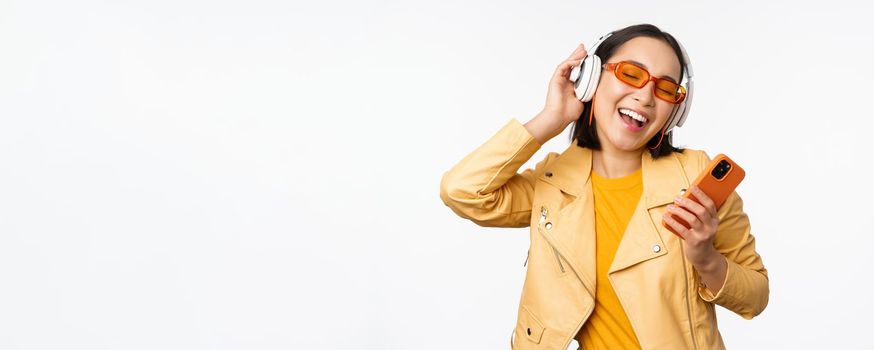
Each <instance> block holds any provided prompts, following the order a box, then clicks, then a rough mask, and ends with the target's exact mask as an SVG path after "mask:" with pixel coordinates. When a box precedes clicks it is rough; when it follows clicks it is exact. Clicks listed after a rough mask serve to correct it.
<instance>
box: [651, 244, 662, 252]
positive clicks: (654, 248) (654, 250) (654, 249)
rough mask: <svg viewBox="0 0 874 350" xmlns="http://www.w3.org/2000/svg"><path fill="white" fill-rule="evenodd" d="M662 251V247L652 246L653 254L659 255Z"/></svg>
mask: <svg viewBox="0 0 874 350" xmlns="http://www.w3.org/2000/svg"><path fill="white" fill-rule="evenodd" d="M660 251H662V247H659V245H658V244H656V245H654V246H652V252H653V253H658V252H660Z"/></svg>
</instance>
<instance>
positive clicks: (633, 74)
mask: <svg viewBox="0 0 874 350" xmlns="http://www.w3.org/2000/svg"><path fill="white" fill-rule="evenodd" d="M603 67H604V68H605V69H609V70H612V71H613V73H614V74H616V78H617V79H619V80H620V81H622V82H623V83H626V84H628V85H631V86H634V87H636V88H638V89H640V88H642V87H644V86H646V84H648V83H649V82H650V81H654V82H655V85H654V86H653V92H655V96H656V97H658V98H659V99H662V100H664V101H667V102H669V103H673V104H677V103H680V102H683V99H685V98H686V88H684V87H683V86H681V85H680V84H677V83H675V82H673V81H670V80H668V79H665V78H656V77H654V76H652V75H650V74H649V72H647V71H646V69H644V68H643V67H640V66H638V65H636V64H634V63H631V62H626V61H622V62H617V63H606V64H604V66H603Z"/></svg>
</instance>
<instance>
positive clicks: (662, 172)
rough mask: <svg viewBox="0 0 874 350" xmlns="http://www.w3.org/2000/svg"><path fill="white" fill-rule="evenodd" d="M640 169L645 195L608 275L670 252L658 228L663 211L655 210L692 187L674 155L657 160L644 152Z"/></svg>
mask: <svg viewBox="0 0 874 350" xmlns="http://www.w3.org/2000/svg"><path fill="white" fill-rule="evenodd" d="M641 167H642V168H643V169H642V170H643V195H642V196H641V199H640V202H638V205H637V208H636V209H635V210H634V214H632V216H631V220H630V221H629V222H628V227H627V228H626V229H625V233H624V234H623V236H622V241H620V242H619V248H617V250H616V256H615V257H614V258H613V263H612V264H611V265H610V269H609V272H608V274H612V273H614V272H617V271H620V270H623V269H625V268H628V267H631V266H633V265H636V264H638V263H641V262H643V261H646V260H649V259H653V258H657V257H660V256H662V255H665V254H667V253H668V249H667V246H666V245H665V242H664V241H663V240H662V236H661V235H660V234H659V229H658V227H660V226H661V225H662V218H661V215H660V214H659V213H661V211H657V210H654V209H655V208H658V207H660V206H663V205H666V204H669V203H672V202H673V201H674V197H675V196H677V195H678V194H679V192H680V189H683V188H688V187H689V181H688V179H686V176H685V172H684V171H683V167H682V165H681V164H680V160H679V159H678V158H677V155H676V154H675V153H671V154H669V155H666V156H663V157H661V158H659V159H658V160H655V159H653V158H652V156H650V154H649V152H643V157H642V159H641ZM656 225H658V226H656Z"/></svg>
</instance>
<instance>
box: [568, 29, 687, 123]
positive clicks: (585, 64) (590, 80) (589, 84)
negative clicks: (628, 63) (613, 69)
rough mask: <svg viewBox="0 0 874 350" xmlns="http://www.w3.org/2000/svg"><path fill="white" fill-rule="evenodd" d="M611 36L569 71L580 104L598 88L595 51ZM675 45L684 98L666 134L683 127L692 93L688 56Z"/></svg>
mask: <svg viewBox="0 0 874 350" xmlns="http://www.w3.org/2000/svg"><path fill="white" fill-rule="evenodd" d="M610 35H613V33H612V32H611V33H608V34H607V35H604V36H602V37H601V38H599V39H598V41H597V42H596V43H595V45H593V46H592V49H591V50H589V51H588V55H587V56H586V58H585V59H584V60H582V62H580V65H578V66H576V67H574V69H573V70H572V71H571V76H570V80H571V81H573V82H574V93H575V94H576V95H577V98H579V99H580V101H582V102H589V101H591V100H592V97H593V96H594V95H595V90H596V89H597V88H598V81H600V79H601V69H602V68H601V58H600V57H598V55H596V54H595V51H596V50H598V46H600V45H601V43H602V42H604V40H606V39H607V38H609V37H610ZM677 45H680V51H681V52H682V53H683V61H685V62H684V63H685V64H686V69H685V70H684V71H683V77H682V79H681V80H680V85H683V86H685V87H686V98H685V99H684V100H683V102H680V103H678V104H677V105H675V107H674V110H673V112H672V113H671V116H670V117H668V123H667V128H666V129H665V133H668V132H670V131H671V129H673V128H674V127H675V126H683V123H685V122H686V117H687V116H688V115H689V107H690V106H691V104H692V91H693V90H694V89H693V83H692V76H693V75H694V74H692V63H691V62H690V61H689V55H688V54H686V49H685V48H684V47H683V44H680V42H679V41H678V42H677Z"/></svg>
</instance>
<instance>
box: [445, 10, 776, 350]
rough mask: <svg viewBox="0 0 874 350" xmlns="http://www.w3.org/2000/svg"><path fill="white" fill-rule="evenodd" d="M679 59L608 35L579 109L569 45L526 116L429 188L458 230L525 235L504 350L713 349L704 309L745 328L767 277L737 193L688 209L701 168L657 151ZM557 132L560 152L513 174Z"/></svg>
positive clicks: (761, 302)
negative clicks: (461, 221) (731, 316)
mask: <svg viewBox="0 0 874 350" xmlns="http://www.w3.org/2000/svg"><path fill="white" fill-rule="evenodd" d="M682 52H683V51H682V49H681V46H680V45H679V44H678V43H677V41H676V40H675V39H674V38H673V36H671V35H670V34H668V33H665V32H662V31H661V30H659V29H658V28H657V27H655V26H652V25H647V24H644V25H635V26H631V27H627V28H624V29H621V30H619V31H616V32H613V33H612V35H610V36H609V37H607V38H606V39H605V40H604V41H603V42H602V43H601V44H600V45H599V46H598V47H597V50H596V51H595V53H594V54H595V55H597V56H598V57H600V58H601V59H602V62H603V63H604V64H603V65H602V66H601V67H596V69H598V68H600V69H602V70H601V75H600V78H599V79H598V80H596V81H597V89H596V92H595V93H594V97H592V98H591V101H589V102H581V98H578V96H576V94H575V92H574V82H573V81H571V80H570V79H569V77H570V75H571V71H572V69H573V68H574V67H577V66H578V65H580V63H581V60H583V59H584V58H585V57H586V55H587V52H586V50H585V48H584V47H583V46H582V45H580V46H579V47H577V49H576V50H575V51H574V52H573V53H572V54H571V56H570V58H568V59H567V60H566V61H564V62H562V63H561V64H560V65H559V66H558V67H557V68H556V70H555V73H554V74H553V76H552V79H551V81H550V83H549V89H548V93H547V99H546V105H545V106H544V108H543V110H542V111H541V112H540V113H539V114H537V115H536V116H535V117H534V118H532V119H531V120H530V121H528V122H527V123H525V124H524V125H523V124H521V123H519V122H518V121H516V120H515V119H513V120H511V121H510V122H509V123H507V124H506V125H505V126H504V127H503V128H502V129H501V130H500V131H499V132H498V133H497V134H496V135H494V136H493V137H492V138H491V139H489V140H488V141H487V142H486V143H485V144H484V145H482V146H480V147H479V148H478V149H476V150H475V151H473V153H471V154H469V155H467V156H466V157H465V158H464V159H463V160H461V162H459V163H458V164H456V165H455V166H454V167H453V168H452V169H450V170H449V171H448V172H446V173H445V174H444V175H443V178H442V181H441V186H440V196H441V198H442V200H443V202H444V203H446V205H447V206H449V207H450V208H451V209H452V210H453V211H454V212H455V213H456V214H458V215H459V216H461V217H464V218H466V219H469V220H471V221H473V222H475V223H477V224H479V225H481V226H495V227H525V226H530V227H531V233H530V238H531V245H530V248H529V252H528V255H529V258H528V260H527V264H528V270H527V275H526V278H525V283H524V286H523V289H522V297H521V300H520V303H519V310H518V317H517V323H516V327H515V329H514V331H513V335H512V337H511V347H512V348H514V349H566V348H568V347H569V346H571V340H572V339H576V340H577V342H578V343H579V345H580V348H583V349H628V348H644V349H721V348H724V347H725V346H724V344H723V341H722V337H721V335H720V333H719V330H718V329H717V322H716V314H715V310H714V305H720V306H722V307H725V308H727V309H729V310H731V311H733V312H735V313H737V314H739V315H741V316H742V317H744V318H746V319H750V318H752V317H754V316H756V315H758V314H759V313H761V312H762V310H763V309H764V308H765V306H766V305H767V303H768V293H769V290H768V276H767V270H766V269H765V267H764V265H763V264H762V260H761V258H760V257H759V255H758V254H757V253H756V250H755V240H754V238H753V236H752V235H751V234H750V226H749V220H748V219H747V216H746V214H745V213H744V212H743V208H742V202H741V198H740V197H739V196H738V195H737V193H732V195H731V196H730V197H729V198H728V199H727V200H726V201H725V203H724V204H723V205H722V206H721V207H720V208H719V209H718V210H717V208H716V207H715V206H714V204H713V201H712V200H710V198H708V197H707V196H706V195H705V194H703V192H701V191H700V190H698V189H697V188H691V189H690V190H691V191H692V194H693V195H694V196H695V197H696V198H697V199H698V200H699V201H700V202H701V204H700V205H699V204H697V203H695V202H694V201H691V200H688V199H685V200H684V199H682V198H681V197H679V191H681V190H682V189H687V188H689V187H690V182H691V181H693V180H694V179H695V178H696V177H697V175H698V174H699V173H700V172H701V171H702V170H703V169H704V168H705V166H706V165H707V164H708V163H709V161H710V159H709V158H708V156H707V155H706V154H705V153H704V152H702V151H698V150H692V149H685V150H682V149H678V148H675V147H674V146H673V145H672V144H671V135H672V130H671V129H672V127H673V126H674V125H676V110H677V109H678V108H679V106H680V105H681V102H682V101H683V100H684V98H685V93H686V89H687V88H688V87H683V86H678V84H677V83H678V82H681V81H682V78H683V76H684V73H685V72H686V71H687V68H688V67H687V65H688V62H686V61H685V60H684V59H683V56H684V55H683V54H682ZM636 79H637V80H636ZM640 79H643V80H640ZM687 80H688V79H687ZM642 83H645V85H643V86H642V87H638V86H639V85H641V84H642ZM582 99H583V100H585V98H582ZM686 108H688V106H686ZM581 116H585V117H584V118H581ZM671 118H674V119H673V120H669V119H671ZM669 122H673V123H671V125H669ZM571 123H574V126H573V129H572V138H573V141H572V143H571V145H570V146H569V147H568V149H567V150H566V151H564V152H563V153H561V154H558V153H550V154H548V155H547V156H546V158H545V159H544V160H542V161H540V162H539V163H537V165H536V166H535V167H534V168H533V169H526V170H524V171H523V172H521V173H517V171H518V169H519V167H521V166H522V165H523V164H524V163H525V162H527V161H528V160H529V159H530V157H531V156H532V155H534V153H535V152H536V151H537V150H538V149H539V148H540V147H541V145H543V144H544V143H545V142H546V141H548V140H549V139H551V138H552V137H555V136H556V135H558V134H560V133H561V132H562V131H563V130H564V129H565V128H566V127H567V126H568V125H569V124H571ZM669 214H673V215H674V216H676V217H679V218H681V219H683V220H684V221H686V222H688V223H689V224H690V228H688V229H687V228H686V227H684V226H682V225H680V224H679V223H678V222H677V221H676V220H674V219H672V218H671V217H669V216H668V215H669ZM663 221H664V224H667V225H668V226H670V227H671V228H673V230H674V231H675V232H676V234H675V233H672V232H671V231H669V230H668V229H667V228H666V227H664V226H663ZM680 235H681V236H683V239H681V238H679V236H680Z"/></svg>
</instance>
